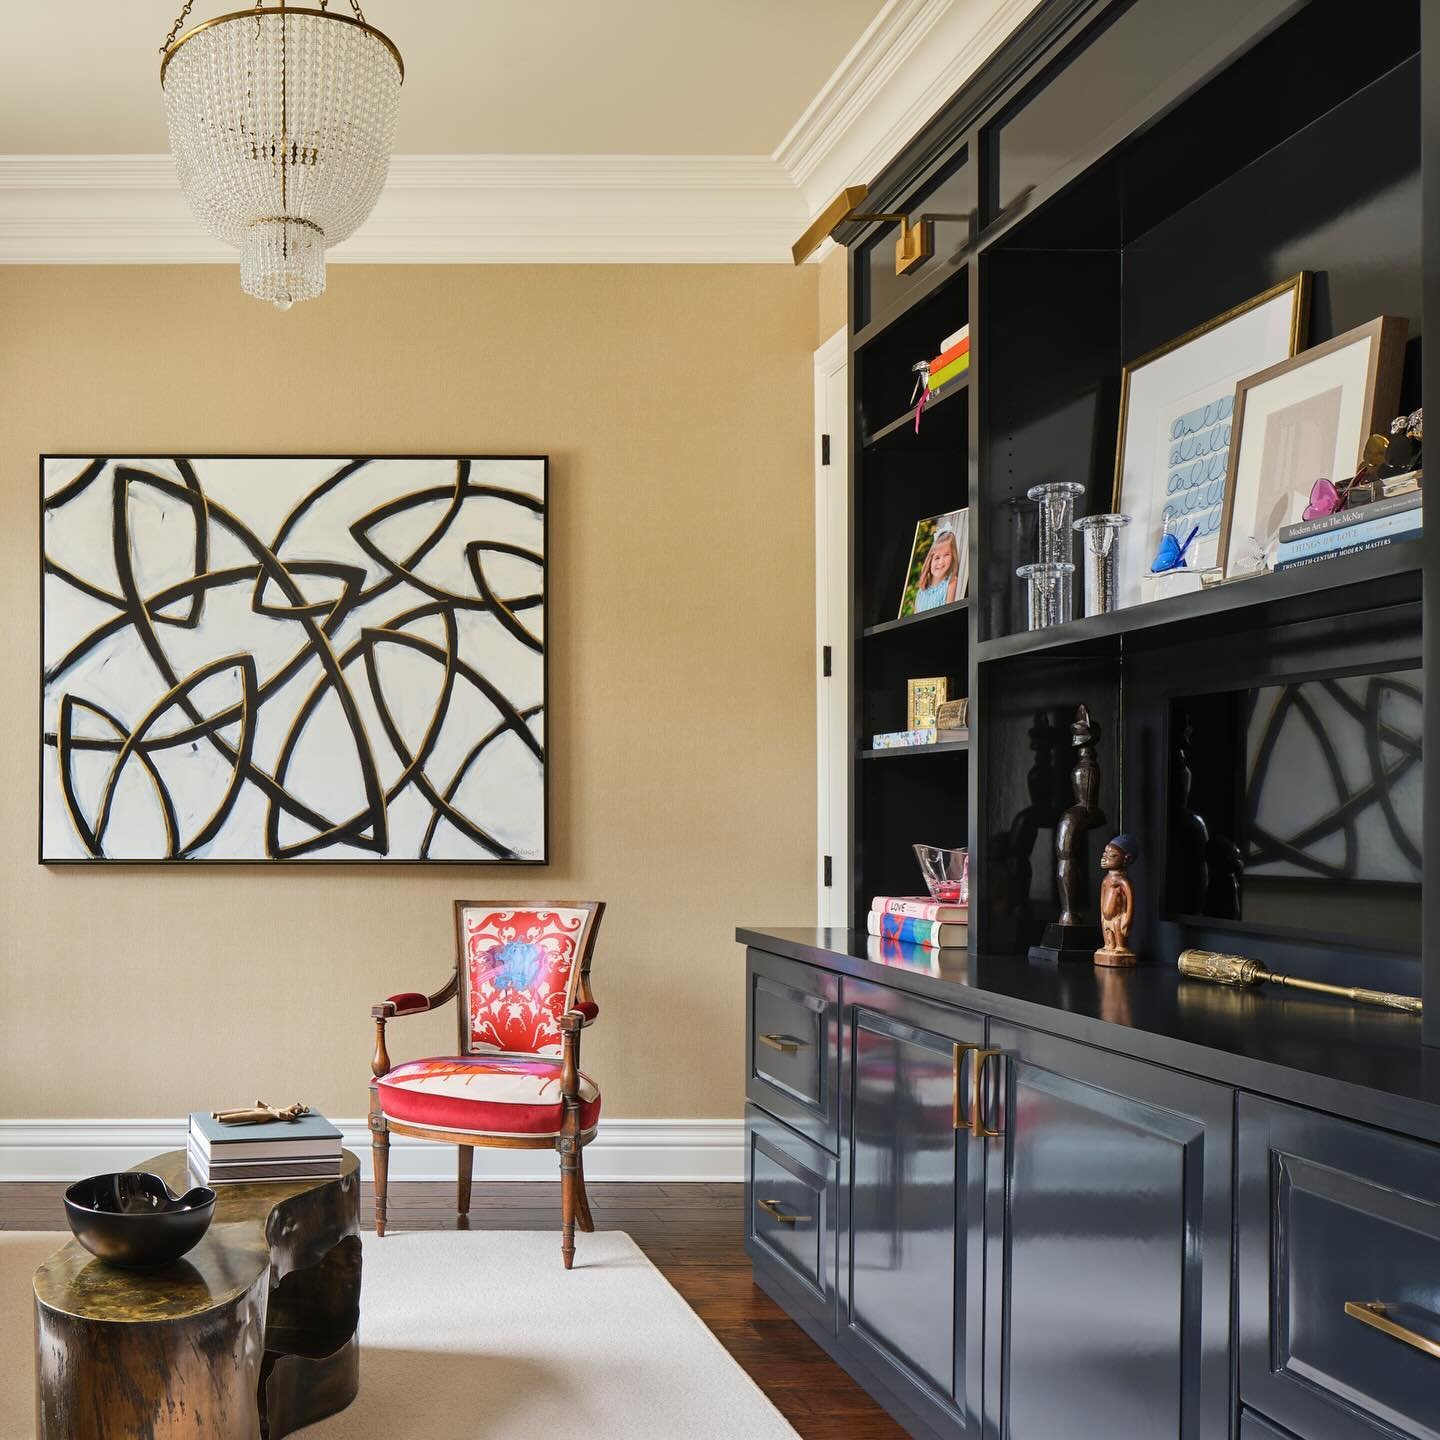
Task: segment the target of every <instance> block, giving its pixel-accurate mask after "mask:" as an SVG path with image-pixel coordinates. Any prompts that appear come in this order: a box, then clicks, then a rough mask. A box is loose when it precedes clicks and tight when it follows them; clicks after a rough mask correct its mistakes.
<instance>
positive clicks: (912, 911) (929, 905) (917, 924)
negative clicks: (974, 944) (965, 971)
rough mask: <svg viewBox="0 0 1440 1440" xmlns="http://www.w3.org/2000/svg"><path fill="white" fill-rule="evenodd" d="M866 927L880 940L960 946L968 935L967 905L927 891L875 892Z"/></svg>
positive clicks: (932, 946) (937, 946)
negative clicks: (888, 893) (925, 892)
mask: <svg viewBox="0 0 1440 1440" xmlns="http://www.w3.org/2000/svg"><path fill="white" fill-rule="evenodd" d="M865 928H866V929H867V930H868V931H869V932H870V934H871V935H873V936H875V937H876V938H877V939H879V940H884V941H891V942H898V943H900V944H902V945H923V946H925V947H926V949H929V950H944V949H949V948H950V947H952V946H956V947H959V948H961V949H963V948H964V947H965V945H966V944H967V943H968V942H969V936H970V907H969V906H968V905H953V904H950V903H949V902H947V901H943V900H932V899H930V897H929V896H928V895H877V896H876V897H875V900H874V903H873V904H872V905H871V906H870V913H869V914H868V915H867V916H866V917H865Z"/></svg>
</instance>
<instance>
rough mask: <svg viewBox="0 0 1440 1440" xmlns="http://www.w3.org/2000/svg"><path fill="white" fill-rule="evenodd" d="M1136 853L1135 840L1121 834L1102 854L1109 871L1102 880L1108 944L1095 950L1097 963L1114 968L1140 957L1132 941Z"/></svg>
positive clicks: (1102, 930) (1103, 927)
mask: <svg viewBox="0 0 1440 1440" xmlns="http://www.w3.org/2000/svg"><path fill="white" fill-rule="evenodd" d="M1135 855H1136V850H1135V843H1134V841H1132V840H1131V839H1130V837H1129V836H1128V835H1117V836H1116V837H1115V838H1114V839H1113V840H1112V841H1111V842H1110V843H1109V844H1108V845H1107V846H1106V847H1105V850H1104V853H1103V854H1102V855H1101V856H1100V868H1101V869H1102V870H1103V871H1104V872H1105V878H1104V880H1102V881H1101V882H1100V933H1101V935H1102V936H1103V937H1104V941H1105V943H1104V944H1103V945H1102V946H1101V947H1100V949H1098V950H1097V951H1096V952H1095V963H1096V964H1097V965H1100V966H1104V967H1106V968H1108V969H1112V970H1122V969H1128V968H1129V967H1130V966H1131V965H1134V964H1135V963H1136V961H1137V959H1138V957H1137V956H1136V954H1135V952H1134V951H1133V950H1132V949H1131V948H1130V945H1129V943H1128V942H1129V939H1130V927H1131V925H1132V924H1134V922H1135V887H1134V886H1133V885H1131V883H1130V876H1129V874H1128V873H1127V871H1128V870H1129V867H1130V866H1131V865H1133V864H1134V863H1135Z"/></svg>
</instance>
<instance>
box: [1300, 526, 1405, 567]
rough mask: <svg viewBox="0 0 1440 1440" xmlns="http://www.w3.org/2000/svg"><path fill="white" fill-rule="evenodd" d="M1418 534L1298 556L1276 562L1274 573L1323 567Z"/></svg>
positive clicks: (1392, 536)
mask: <svg viewBox="0 0 1440 1440" xmlns="http://www.w3.org/2000/svg"><path fill="white" fill-rule="evenodd" d="M1419 533H1420V532H1419V531H1418V530H1412V531H1409V532H1407V533H1406V534H1404V535H1382V536H1381V537H1380V538H1379V539H1378V540H1367V541H1366V542H1365V543H1364V544H1363V545H1347V546H1346V547H1345V548H1344V549H1343V550H1322V551H1321V552H1320V553H1319V554H1318V555H1298V556H1296V557H1295V559H1293V560H1277V561H1276V562H1275V569H1276V571H1277V572H1278V571H1281V570H1298V569H1299V568H1300V567H1301V566H1302V565H1323V564H1324V563H1325V561H1327V560H1338V559H1340V557H1341V556H1342V555H1360V554H1362V553H1363V552H1364V551H1366V550H1383V549H1384V548H1385V547H1386V546H1387V545H1393V544H1394V543H1395V542H1396V541H1397V540H1411V539H1413V538H1414V537H1415V536H1416V535H1418V534H1419Z"/></svg>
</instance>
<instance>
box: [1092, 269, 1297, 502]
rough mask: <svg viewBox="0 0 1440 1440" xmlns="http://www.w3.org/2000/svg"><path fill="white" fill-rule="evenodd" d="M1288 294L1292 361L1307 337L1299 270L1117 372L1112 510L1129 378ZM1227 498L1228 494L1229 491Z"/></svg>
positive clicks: (1117, 488) (1116, 499) (1119, 480)
mask: <svg viewBox="0 0 1440 1440" xmlns="http://www.w3.org/2000/svg"><path fill="white" fill-rule="evenodd" d="M1287 290H1293V291H1294V292H1295V294H1294V297H1293V299H1292V300H1291V303H1290V358H1291V359H1293V358H1294V357H1295V356H1296V355H1298V354H1299V353H1300V351H1301V350H1303V349H1304V348H1305V342H1306V339H1307V338H1308V334H1309V327H1310V272H1309V271H1308V270H1301V271H1299V272H1298V273H1297V274H1294V275H1292V276H1291V277H1290V278H1289V279H1288V280H1282V281H1280V283H1279V284H1278V285H1272V286H1271V287H1270V288H1269V289H1268V290H1262V291H1261V292H1260V293H1259V294H1258V295H1252V296H1251V297H1250V298H1249V299H1248V300H1242V301H1241V302H1240V303H1239V304H1238V305H1232V306H1231V307H1230V308H1229V309H1228V310H1225V311H1222V312H1221V313H1220V314H1219V315H1214V316H1211V318H1210V319H1209V320H1206V321H1205V322H1204V323H1203V324H1201V325H1197V326H1195V328H1194V329H1193V330H1187V331H1186V332H1185V333H1184V334H1183V335H1177V336H1176V337H1175V338H1174V339H1173V340H1167V341H1166V342H1165V344H1163V345H1160V346H1157V347H1156V348H1155V349H1154V350H1151V351H1148V352H1147V353H1146V354H1144V355H1141V356H1140V357H1139V359H1137V360H1131V361H1130V362H1129V363H1128V364H1126V365H1125V366H1123V367H1122V369H1121V371H1120V430H1119V434H1118V435H1117V436H1116V439H1115V482H1114V484H1113V485H1112V487H1111V491H1110V508H1111V510H1114V511H1116V512H1118V511H1119V510H1120V489H1121V484H1122V481H1123V479H1124V471H1125V433H1126V430H1127V428H1128V426H1127V422H1128V420H1129V407H1130V376H1131V375H1132V374H1133V373H1134V372H1135V371H1136V370H1140V369H1143V368H1144V367H1145V366H1146V365H1149V364H1150V363H1151V362H1152V361H1155V360H1159V359H1160V358H1161V357H1162V356H1165V355H1168V354H1169V353H1170V352H1171V351H1172V350H1178V349H1179V348H1180V347H1181V346H1182V345H1188V344H1189V343H1190V342H1191V341H1192V340H1198V339H1199V338H1200V337H1201V336H1202V335H1208V334H1209V333H1210V331H1212V330H1218V329H1219V328H1220V326H1222V325H1228V324H1229V323H1230V321H1232V320H1235V319H1238V318H1239V317H1240V316H1241V315H1244V314H1245V313H1246V312H1247V311H1250V310H1254V309H1256V308H1258V307H1259V306H1261V305H1266V304H1268V303H1269V302H1270V301H1271V300H1274V299H1275V298H1276V297H1277V296H1280V295H1283V294H1284V293H1285V292H1286V291H1287ZM1232 438H1233V437H1232ZM1226 494H1227V495H1228V494H1229V491H1228V489H1227V491H1226Z"/></svg>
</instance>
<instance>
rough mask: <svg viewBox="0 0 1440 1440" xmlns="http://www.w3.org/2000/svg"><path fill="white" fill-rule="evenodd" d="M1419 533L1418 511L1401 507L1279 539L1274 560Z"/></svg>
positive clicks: (1294, 558) (1326, 553) (1325, 552)
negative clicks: (1375, 516)
mask: <svg viewBox="0 0 1440 1440" xmlns="http://www.w3.org/2000/svg"><path fill="white" fill-rule="evenodd" d="M1419 533H1420V511H1418V510H1402V511H1400V512H1399V513H1397V514H1393V515H1382V516H1381V517H1380V518H1379V519H1378V520H1365V521H1362V522H1361V523H1360V524H1358V525H1346V526H1344V527H1342V528H1341V529H1338V530H1322V531H1320V533H1319V534H1317V535H1306V536H1303V537H1302V538H1301V539H1299V540H1289V541H1282V542H1281V544H1280V547H1279V549H1278V550H1276V552H1275V562H1276V564H1277V565H1279V564H1281V563H1282V562H1284V561H1286V560H1303V559H1304V558H1305V557H1306V556H1307V555H1328V554H1330V553H1332V552H1333V551H1336V550H1349V549H1353V548H1354V547H1355V546H1356V545H1364V544H1367V543H1368V542H1369V541H1371V540H1383V539H1386V538H1387V537H1388V538H1390V539H1394V538H1397V537H1399V538H1403V537H1404V536H1406V535H1418V534H1419Z"/></svg>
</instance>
